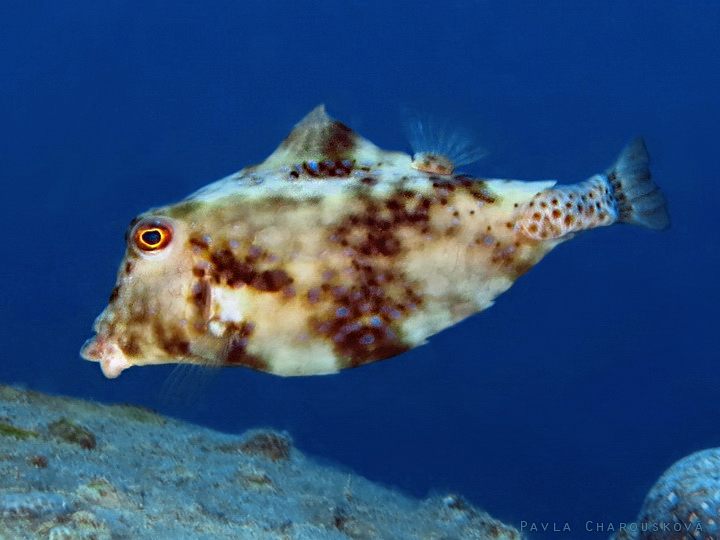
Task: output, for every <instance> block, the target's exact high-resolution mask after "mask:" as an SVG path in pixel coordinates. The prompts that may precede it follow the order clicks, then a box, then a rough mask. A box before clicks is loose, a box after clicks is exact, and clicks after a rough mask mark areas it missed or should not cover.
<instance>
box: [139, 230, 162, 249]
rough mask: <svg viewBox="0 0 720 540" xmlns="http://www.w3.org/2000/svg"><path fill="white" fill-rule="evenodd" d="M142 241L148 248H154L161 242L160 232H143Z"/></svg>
mask: <svg viewBox="0 0 720 540" xmlns="http://www.w3.org/2000/svg"><path fill="white" fill-rule="evenodd" d="M142 240H143V242H145V243H146V244H147V245H149V246H155V245H157V244H159V243H160V240H162V235H161V234H160V231H145V232H144V233H142Z"/></svg>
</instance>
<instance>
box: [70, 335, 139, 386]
mask: <svg viewBox="0 0 720 540" xmlns="http://www.w3.org/2000/svg"><path fill="white" fill-rule="evenodd" d="M80 356H82V357H83V358H84V359H85V360H89V361H90V362H100V368H101V369H102V372H103V375H105V377H107V378H108V379H114V378H116V377H117V376H119V375H120V373H122V372H123V370H125V369H127V368H129V367H131V365H132V364H130V362H129V361H128V359H127V357H126V356H125V354H124V353H123V352H122V351H121V350H120V347H118V346H117V344H115V343H113V342H112V341H111V340H110V339H109V338H107V337H105V336H102V335H101V334H98V335H97V336H95V337H93V338H90V339H88V340H87V341H86V342H85V344H84V345H83V346H82V349H80Z"/></svg>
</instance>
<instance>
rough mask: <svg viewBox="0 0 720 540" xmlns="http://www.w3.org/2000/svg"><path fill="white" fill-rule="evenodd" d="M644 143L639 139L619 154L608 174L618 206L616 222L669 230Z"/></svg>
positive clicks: (665, 207) (667, 219)
mask: <svg viewBox="0 0 720 540" xmlns="http://www.w3.org/2000/svg"><path fill="white" fill-rule="evenodd" d="M649 163H650V157H649V155H648V151H647V148H646V147H645V141H643V139H642V137H638V138H636V139H635V140H633V141H632V142H630V143H629V144H628V145H627V146H626V147H625V148H624V149H623V151H622V152H621V153H620V155H619V156H618V158H617V160H616V161H615V163H614V164H613V165H612V167H610V168H609V169H608V170H607V171H605V175H606V176H607V179H608V182H609V183H610V185H611V186H612V189H613V195H614V197H615V200H616V201H617V203H618V214H619V215H618V217H619V221H621V222H623V223H630V224H633V225H640V226H642V227H647V228H648V229H653V230H657V231H661V230H664V229H667V228H668V227H669V226H670V216H669V214H668V210H667V204H666V202H665V196H664V195H663V194H662V192H661V191H660V188H659V187H658V186H657V184H655V182H653V181H652V177H651V174H650V168H649Z"/></svg>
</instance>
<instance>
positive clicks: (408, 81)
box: [0, 0, 720, 538]
mask: <svg viewBox="0 0 720 540" xmlns="http://www.w3.org/2000/svg"><path fill="white" fill-rule="evenodd" d="M718 22H720V3H718V2H715V1H695V2H668V1H658V2H620V1H603V2H570V1H566V2H561V1H544V2H518V1H510V2H454V1H451V2H447V3H440V2H397V3H392V2H378V1H374V0H373V1H368V2H347V1H346V2H330V1H321V2H314V3H311V2H305V1H294V2H289V1H284V2H281V1H275V0H271V1H266V2H260V1H256V0H251V1H248V2H230V1H216V2H159V1H156V0H144V1H142V2H139V1H125V2H120V1H112V0H111V1H107V2H90V1H87V0H77V1H75V2H71V3H69V2H51V1H45V2H38V1H27V2H22V3H16V2H3V3H2V4H0V26H1V27H2V32H0V73H1V74H2V78H1V80H0V148H1V156H2V159H1V160H0V178H1V179H2V183H3V191H2V200H3V204H2V209H3V211H2V233H3V234H2V252H1V253H2V261H3V263H2V266H1V272H2V303H1V304H0V316H1V317H2V320H1V321H0V322H1V326H0V328H2V330H1V332H2V336H1V337H2V362H0V370H1V371H0V380H2V381H3V382H6V383H22V384H25V385H27V386H28V387H31V388H34V389H37V390H42V391H47V392H53V393H62V394H69V395H74V396H83V397H89V398H93V399H97V400H102V401H107V402H130V403H134V404H139V405H145V406H148V407H153V408H156V409H160V410H162V411H165V412H168V411H170V412H173V414H178V415H181V416H183V417H185V418H188V419H191V420H193V421H195V422H198V423H202V424H204V425H208V426H213V427H216V428H219V429H222V430H226V431H232V432H241V431H243V430H245V429H247V428H250V427H255V426H271V427H275V428H281V429H287V430H289V431H290V433H291V434H292V435H293V437H294V438H295V440H296V442H297V444H298V446H299V447H300V448H302V449H303V450H304V451H306V452H308V453H311V454H314V455H317V456H322V457H324V458H327V459H328V460H331V461H335V462H338V463H341V464H344V465H346V466H348V467H350V468H352V469H354V470H356V471H358V472H359V473H360V474H363V475H365V476H367V477H369V478H372V479H376V480H379V481H382V482H385V483H388V484H392V485H396V486H399V487H400V488H402V489H404V490H406V491H407V492H409V493H412V494H414V495H418V496H424V495H425V494H427V493H428V492H429V491H431V490H436V491H437V492H445V491H455V492H459V493H461V494H463V495H465V496H467V497H468V498H469V499H470V500H471V501H472V502H474V503H476V504H478V505H480V506H482V507H483V508H485V509H487V510H488V511H490V512H491V513H492V514H493V515H495V516H497V517H500V518H502V519H505V520H509V521H511V522H513V523H516V524H518V523H520V521H521V520H526V521H529V522H533V521H534V522H559V523H564V522H566V521H567V522H571V525H572V527H573V533H574V534H573V537H575V538H581V537H587V538H591V537H592V538H598V537H605V536H606V534H605V533H587V532H585V531H584V523H585V521H586V520H592V521H594V522H604V523H607V522H615V523H617V522H619V521H626V520H629V519H631V518H633V517H634V515H635V514H636V512H637V510H638V509H639V507H640V504H641V501H642V498H643V496H644V494H645V492H646V491H647V489H648V488H649V487H650V486H651V484H652V483H653V482H654V480H655V479H656V478H657V476H658V475H659V474H660V473H661V472H662V471H663V470H664V469H665V468H666V467H667V466H668V465H670V464H671V463H672V462H673V461H674V460H676V459H678V458H680V457H682V456H683V455H686V454H688V453H689V452H691V451H694V450H698V449H701V448H707V447H711V446H718V445H720V421H719V418H720V415H718V411H719V409H720V399H718V398H719V396H718V380H720V363H719V362H718V360H717V358H718V353H717V351H718V335H719V334H720V332H718V329H717V320H718V319H717V307H718V301H719V300H720V291H719V286H718V278H717V275H718V271H719V270H720V255H718V239H717V230H718V216H719V215H720V197H719V196H718V195H719V193H720V187H719V186H720V181H719V179H718V171H720V152H719V145H718V143H719V141H720V137H719V129H718V125H719V124H720V106H719V105H718V87H720V62H719V61H718V58H720V39H719V38H718V33H717V27H718ZM320 102H325V103H326V104H327V106H328V109H329V111H330V113H331V114H333V115H334V116H335V117H338V118H340V119H342V120H343V121H345V122H346V123H348V124H350V125H351V126H352V127H353V128H355V129H356V130H357V131H358V132H360V133H361V134H363V135H364V136H366V137H368V138H369V139H370V140H372V141H374V142H375V143H376V144H378V145H380V146H382V147H386V148H390V149H407V145H406V142H405V138H404V136H403V131H402V126H401V124H400V121H399V114H398V111H399V110H400V109H401V108H402V107H403V106H404V105H411V106H415V105H417V104H420V105H422V106H424V107H426V106H427V105H430V106H431V108H433V110H435V111H436V112H437V113H438V114H440V115H444V114H447V115H449V116H453V117H459V118H461V119H462V120H463V122H464V124H465V125H466V127H468V128H470V129H471V130H472V131H474V132H475V133H476V134H477V137H478V140H479V141H480V143H481V144H483V145H484V146H486V147H487V149H488V150H489V155H488V157H487V158H486V159H485V160H484V161H482V162H481V163H479V164H477V165H473V166H471V167H468V168H467V170H468V171H469V172H472V173H475V174H479V175H485V176H490V177H511V178H521V179H546V178H557V179H559V180H560V181H561V182H575V181H578V180H581V179H584V178H585V177H587V176H590V175H591V174H593V173H595V172H599V171H602V170H604V169H605V167H606V166H607V165H609V164H610V163H611V161H612V160H613V159H614V157H615V155H616V154H617V152H618V151H619V150H620V148H621V147H622V146H623V145H624V144H625V143H626V142H627V141H628V140H629V139H631V138H632V137H634V136H636V135H639V134H642V135H644V136H645V137H646V141H647V144H648V147H649V148H650V150H651V153H652V156H653V172H654V175H655V178H656V180H657V182H658V183H659V184H660V185H661V186H662V188H663V190H664V191H665V193H666V194H667V197H668V199H669V201H670V208H671V212H672V218H673V227H672V229H671V230H670V231H669V232H666V233H654V232H650V231H646V230H641V229H639V228H636V227H627V226H616V227H612V228H610V229H602V230H598V231H592V232H590V233H587V234H584V235H582V236H580V237H579V238H576V239H574V240H572V242H570V243H568V244H566V245H563V246H561V247H560V248H559V249H557V250H556V251H555V252H553V253H552V254H550V256H548V257H547V259H545V260H544V261H543V262H542V263H541V264H540V265H539V266H538V267H536V268H535V269H533V270H532V271H531V272H530V273H529V274H528V275H526V276H525V277H523V278H522V279H521V280H520V281H519V282H518V283H517V284H516V285H515V286H514V287H513V288H512V289H511V290H510V291H509V292H508V293H506V294H505V295H503V296H502V297H500V298H499V300H498V302H497V304H496V305H495V306H494V307H493V308H492V309H490V310H489V311H487V312H485V313H483V314H481V315H478V316H475V317H473V318H471V319H470V320H468V321H466V322H464V323H462V324H460V325H458V326H456V327H454V328H452V329H450V330H448V331H446V332H444V333H442V334H440V335H438V336H436V337H435V338H433V339H432V340H431V343H430V345H427V346H425V347H422V348H419V349H417V350H415V351H413V352H410V353H408V354H405V355H403V356H402V357H400V358H395V359H393V360H390V361H387V362H382V363H378V364H374V365H371V366H367V367H364V368H363V369H358V370H353V371H349V372H344V373H342V374H340V375H336V376H328V377H313V378H301V379H282V378H278V377H273V376H270V375H265V374H261V373H255V372H251V371H248V370H226V371H223V372H221V373H220V376H219V377H217V378H216V379H215V380H214V381H212V383H211V384H210V387H209V388H208V389H207V390H206V391H205V393H204V394H202V395H201V397H200V398H198V399H197V402H196V403H195V404H193V405H192V406H185V407H175V408H172V407H169V406H167V405H165V404H163V403H162V402H161V401H160V400H159V399H158V390H159V388H160V386H161V385H162V383H163V381H164V380H165V379H166V378H167V376H168V374H169V373H170V371H171V369H172V368H171V367H152V368H135V369H131V370H129V371H127V372H126V373H123V375H122V376H121V377H120V378H119V379H117V380H112V381H111V380H106V379H105V378H104V377H103V376H102V375H101V373H100V369H99V367H98V365H96V364H91V363H87V362H83V361H81V359H80V358H79V357H78V349H79V347H80V345H81V344H82V343H83V341H84V340H85V339H86V338H87V337H89V336H90V326H91V323H92V321H93V319H94V317H95V316H96V315H97V314H98V313H99V312H100V310H101V309H102V308H103V307H104V306H105V303H106V299H107V296H108V294H109V292H110V290H111V288H112V286H113V284H114V280H115V273H116V269H117V265H118V263H119V260H120V257H121V255H122V252H123V250H124V243H123V233H124V231H125V228H126V225H127V223H128V222H129V221H130V219H131V218H132V217H134V216H135V215H136V214H137V213H139V212H141V211H143V210H145V209H147V208H148V207H151V206H156V205H160V204H164V203H167V202H171V201H173V200H177V199H180V198H182V197H184V196H185V195H186V194H188V193H190V192H192V191H194V190H195V189H197V188H199V187H201V186H202V185H204V184H206V183H208V182H210V181H213V180H215V179H217V178H220V177H222V176H225V175H226V174H229V173H231V172H233V171H236V170H238V169H240V168H241V167H243V166H245V165H247V164H250V163H253V162H257V161H260V160H262V159H263V158H264V157H265V156H266V155H268V154H269V153H270V152H271V151H272V150H273V149H274V148H275V146H276V145H277V144H278V143H279V142H280V140H281V139H282V138H283V137H284V136H285V135H286V133H287V132H288V130H289V128H290V127H291V126H292V124H294V123H295V122H296V121H298V120H299V119H300V118H301V117H302V116H303V115H304V114H305V113H306V112H308V111H309V110H310V109H311V108H313V107H314V106H315V105H317V104H318V103H320ZM171 409H172V410H171ZM100 437H102V435H100ZM148 459H152V458H151V457H148Z"/></svg>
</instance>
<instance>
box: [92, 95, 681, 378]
mask: <svg viewBox="0 0 720 540" xmlns="http://www.w3.org/2000/svg"><path fill="white" fill-rule="evenodd" d="M438 163H441V164H442V166H441V167H440V166H438V165H437V164H438ZM447 163H450V165H449V166H448V165H447ZM426 164H430V165H426ZM441 173H444V174H441ZM554 184H555V183H554V182H552V181H545V182H522V181H511V180H482V179H477V178H471V177H468V176H466V175H459V174H454V173H453V167H452V163H451V162H450V161H448V160H447V158H446V157H444V156H438V159H435V158H433V157H432V156H431V157H430V158H428V156H427V155H426V154H423V156H422V160H418V159H417V157H416V158H415V159H414V160H413V158H411V157H410V156H409V155H407V154H404V153H400V152H387V151H383V150H381V149H379V148H378V147H376V146H375V145H373V144H372V143H370V142H369V141H367V140H365V139H362V138H361V137H359V136H358V135H356V134H355V133H354V132H352V131H351V130H350V129H349V128H347V127H346V126H345V125H343V124H341V123H340V122H337V121H334V120H332V119H330V118H329V117H328V116H327V115H326V114H325V111H324V109H323V108H322V107H318V108H317V109H315V110H314V111H313V112H311V113H310V114H309V115H308V116H307V117H306V118H305V119H304V120H303V121H302V122H300V123H299V124H298V125H297V126H296V127H295V129H294V130H293V131H292V133H291V134H290V135H289V136H288V138H287V139H286V140H285V141H284V142H283V143H282V144H281V145H280V147H279V148H278V149H277V150H276V151H275V152H274V153H273V154H272V155H271V156H270V157H269V158H268V159H267V160H265V161H264V162H263V163H261V164H259V165H255V166H251V167H247V168H245V169H243V170H241V171H240V172H238V173H236V174H233V175H231V176H229V177H227V178H224V179H222V180H220V181H218V182H215V183H213V184H210V185H209V186H206V187H205V188H203V189H201V190H200V191H198V192H196V193H195V194H193V195H191V196H190V197H188V198H187V199H185V200H184V201H182V202H180V203H177V204H173V205H170V206H165V207H161V208H155V209H153V210H150V211H148V212H146V213H145V214H142V215H141V216H138V218H136V219H135V220H133V222H132V223H131V225H130V228H129V230H128V234H127V238H128V249H127V252H126V255H125V259H124V261H123V263H122V264H121V267H120V271H119V275H118V281H117V285H116V287H115V289H114V290H113V293H112V295H111V298H110V302H109V305H108V306H107V308H106V309H105V311H104V312H103V313H102V314H101V315H100V317H98V319H97V321H96V323H95V330H96V332H97V336H96V337H94V338H93V339H92V340H90V341H88V343H86V345H85V346H84V347H83V350H82V351H81V354H82V356H83V357H84V358H86V359H88V360H93V361H98V362H100V364H101V366H102V369H103V372H104V374H105V375H106V376H108V377H116V376H118V375H119V374H120V373H121V372H122V371H123V370H124V369H126V368H128V367H131V366H134V365H144V364H161V363H193V364H202V365H214V366H247V367H251V368H254V369H259V370H262V371H267V372H270V373H274V374H278V375H313V374H325V373H334V372H336V371H338V370H339V369H342V368H346V367H355V366H359V365H362V364H366V363H368V362H373V361H376V360H382V359H385V358H389V357H391V356H395V355H397V354H400V353H402V352H404V351H406V350H409V349H412V348H414V347H416V346H418V345H421V344H423V343H425V341H426V339H427V338H428V337H429V336H431V335H433V334H435V333H437V332H439V331H441V330H443V329H445V328H447V327H449V326H451V325H453V324H455V323H457V322H458V321H460V320H462V319H464V318H466V317H468V316H470V315H472V314H474V313H477V312H479V311H482V310H484V309H486V308H488V307H489V306H491V305H492V303H493V301H494V299H495V298H496V297H497V296H498V295H499V294H501V293H502V292H504V291H505V290H507V289H508V288H509V287H510V286H511V285H512V284H513V282H514V281H515V280H516V279H517V278H518V277H519V276H521V275H522V274H524V273H525V272H526V271H528V270H529V269H530V268H531V267H532V266H533V265H535V264H536V263H537V262H538V261H539V260H540V259H541V258H542V257H543V256H544V255H545V254H546V253H548V252H549V251H550V250H551V249H553V248H554V247H555V246H556V245H558V244H559V243H561V242H563V241H564V240H566V239H568V238H570V237H571V236H572V235H573V234H574V233H576V232H579V231H582V230H587V229H591V228H594V227H598V226H603V225H611V224H612V223H615V222H617V221H624V222H632V223H637V224H641V225H645V226H648V227H651V228H655V229H662V228H664V227H666V226H667V224H668V220H667V214H666V211H665V206H664V200H663V198H662V195H661V194H660V192H659V190H658V189H657V187H656V186H655V185H654V184H653V183H652V181H651V180H650V176H649V172H648V170H647V155H646V153H645V149H644V145H643V144H642V141H640V140H638V141H636V142H635V143H633V144H631V145H630V146H629V147H628V148H627V149H626V150H625V151H624V152H623V154H622V155H621V156H620V158H619V159H618V161H617V162H616V164H615V165H614V166H613V168H611V169H610V170H609V171H607V172H606V173H605V174H599V175H596V176H594V177H592V178H591V179H590V180H587V181H586V182H584V183H581V184H577V185H574V186H564V187H554Z"/></svg>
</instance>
